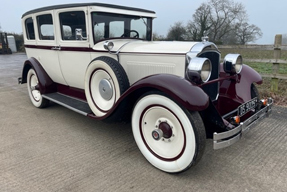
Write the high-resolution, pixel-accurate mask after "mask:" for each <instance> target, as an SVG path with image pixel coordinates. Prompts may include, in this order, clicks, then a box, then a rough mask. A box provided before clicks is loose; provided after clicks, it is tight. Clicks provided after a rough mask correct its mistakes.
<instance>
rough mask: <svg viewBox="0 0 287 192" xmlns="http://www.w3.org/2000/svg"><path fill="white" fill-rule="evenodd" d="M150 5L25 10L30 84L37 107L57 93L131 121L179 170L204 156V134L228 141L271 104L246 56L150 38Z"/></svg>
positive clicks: (159, 156) (218, 142) (159, 158)
mask: <svg viewBox="0 0 287 192" xmlns="http://www.w3.org/2000/svg"><path fill="white" fill-rule="evenodd" d="M155 18H156V14H155V12H154V11H150V10H145V9H139V8H131V7H124V6H118V5H110V4H102V3H84V4H83V3H81V4H68V5H56V6H50V7H43V8H39V9H35V10H31V11H29V12H27V13H25V14H23V16H22V26H23V35H24V41H25V49H26V53H27V56H28V60H27V61H26V62H25V63H24V66H23V71H22V77H21V78H19V83H27V87H28V93H29V97H30V100H31V102H32V103H33V105H34V106H36V107H38V108H43V107H46V106H47V105H48V103H49V101H53V102H55V103H58V104H60V105H63V106H65V107H67V108H69V109H71V110H74V111H76V112H78V113H80V114H82V115H85V116H88V117H91V118H94V119H99V120H104V121H109V122H110V121H121V120H122V121H131V124H132V129H133V134H134V138H135V141H136V143H137V145H138V147H139V149H140V150H141V152H142V154H143V155H144V156H145V158H146V159H147V160H148V161H149V162H150V163H151V164H153V165H154V166H155V167H157V168H159V169H160V170H163V171H166V172H171V173H175V172H181V171H184V170H186V169H188V168H189V167H191V166H193V165H195V164H196V163H197V162H198V161H199V160H200V158H201V156H202V154H203V151H204V148H205V140H206V138H213V140H214V149H220V148H224V147H227V146H229V145H231V144H233V143H235V142H236V141H238V140H239V139H240V138H241V136H242V135H243V134H244V132H246V131H247V130H249V129H250V128H251V126H253V125H254V124H256V123H257V122H258V121H259V120H261V119H263V118H264V117H266V116H268V115H269V114H270V113H271V106H272V103H273V100H272V99H271V98H269V99H267V100H261V99H260V98H259V94H258V91H257V89H256V86H255V85H254V84H261V83H262V78H261V76H260V75H259V74H258V73H257V72H256V71H254V70H253V69H252V68H250V67H248V66H247V65H244V64H242V56H241V55H239V54H228V55H227V56H226V57H225V60H224V62H223V63H220V59H221V55H220V51H219V50H218V48H217V46H216V45H215V44H214V43H212V42H209V41H208V38H207V37H204V38H203V41H202V42H177V41H170V42H163V41H152V28H153V25H152V22H153V19H155Z"/></svg>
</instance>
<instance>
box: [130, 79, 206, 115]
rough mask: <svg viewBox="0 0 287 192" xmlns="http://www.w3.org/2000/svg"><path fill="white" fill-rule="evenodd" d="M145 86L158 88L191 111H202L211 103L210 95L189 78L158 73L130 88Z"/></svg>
mask: <svg viewBox="0 0 287 192" xmlns="http://www.w3.org/2000/svg"><path fill="white" fill-rule="evenodd" d="M143 87H150V88H155V89H158V90H160V91H162V92H164V93H167V94H168V95H170V96H171V97H172V98H173V99H174V100H175V101H177V102H178V103H179V104H180V105H182V106H183V107H185V108H186V109H188V110H191V111H202V110H204V109H206V108H207V107H208V105H209V97H208V95H207V94H206V93H205V92H204V91H203V90H202V89H201V88H200V87H198V86H195V85H193V84H192V83H190V82H189V81H188V80H186V79H184V78H182V77H178V76H175V75H170V74H158V75H153V76H149V77H146V78H143V79H141V80H140V81H138V82H136V83H135V84H133V85H132V87H131V88H130V89H129V90H128V91H131V90H135V89H139V88H143Z"/></svg>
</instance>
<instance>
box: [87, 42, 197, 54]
mask: <svg viewBox="0 0 287 192" xmlns="http://www.w3.org/2000/svg"><path fill="white" fill-rule="evenodd" d="M110 41H111V42H113V43H114V47H113V49H112V51H113V52H117V51H119V52H120V53H151V54H186V53H187V52H189V51H190V50H191V48H192V47H193V46H194V45H196V44H197V43H198V42H180V41H140V40H129V41H127V40H119V39H117V40H110ZM104 43H105V42H99V43H97V44H96V45H95V46H94V47H93V49H94V50H96V51H105V49H104V46H103V45H104Z"/></svg>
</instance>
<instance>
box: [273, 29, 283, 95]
mask: <svg viewBox="0 0 287 192" xmlns="http://www.w3.org/2000/svg"><path fill="white" fill-rule="evenodd" d="M281 45H282V35H276V36H275V41H274V63H273V67H272V69H273V77H272V78H271V91H274V92H276V91H278V78H277V74H278V71H279V61H278V60H279V59H280V58H281Z"/></svg>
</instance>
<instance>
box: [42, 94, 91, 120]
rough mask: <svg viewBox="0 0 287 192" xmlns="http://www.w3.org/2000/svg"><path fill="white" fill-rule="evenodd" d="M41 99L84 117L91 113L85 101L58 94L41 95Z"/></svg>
mask: <svg viewBox="0 0 287 192" xmlns="http://www.w3.org/2000/svg"><path fill="white" fill-rule="evenodd" d="M42 97H43V98H45V99H48V100H50V101H53V102H54V103H57V104H59V105H62V106H64V107H66V108H68V109H71V110H73V111H75V112H77V113H80V114H82V115H85V116H87V115H88V114H90V113H93V112H92V110H91V109H90V107H89V105H88V103H86V102H85V101H81V100H79V99H75V98H72V97H69V96H66V95H63V94H60V93H49V94H43V95H42Z"/></svg>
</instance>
